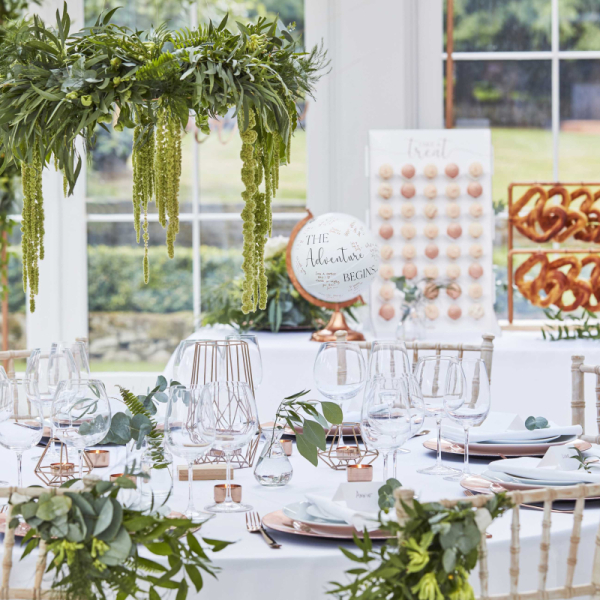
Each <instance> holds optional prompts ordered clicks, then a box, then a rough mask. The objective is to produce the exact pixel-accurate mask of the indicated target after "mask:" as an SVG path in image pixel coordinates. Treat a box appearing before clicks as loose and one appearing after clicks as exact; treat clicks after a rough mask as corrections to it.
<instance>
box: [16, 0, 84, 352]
mask: <svg viewBox="0 0 600 600" xmlns="http://www.w3.org/2000/svg"><path fill="white" fill-rule="evenodd" d="M62 6H63V3H62V0H60V1H59V0H50V1H45V2H44V3H43V4H42V6H40V7H35V9H36V10H35V12H36V13H37V14H39V15H40V16H41V17H42V19H44V21H45V22H46V23H49V24H50V23H53V22H55V16H54V15H55V13H56V9H57V8H58V9H60V10H61V11H62ZM68 10H69V15H70V17H71V22H72V25H71V28H72V31H77V30H78V29H80V28H81V27H83V2H81V1H80V0H78V1H76V2H69V3H68ZM82 158H83V161H84V167H83V168H82V171H81V174H80V176H79V181H78V182H77V185H76V187H75V192H74V195H73V196H71V197H69V198H63V191H62V175H61V174H60V173H56V172H55V171H54V169H53V167H50V168H47V169H45V170H44V174H43V193H44V211H45V231H46V233H45V236H44V246H45V254H46V256H45V258H44V260H43V261H41V262H40V286H39V287H40V293H39V295H38V297H37V299H36V310H35V313H33V314H31V313H29V312H28V314H27V347H28V348H37V347H42V348H47V347H48V346H49V345H50V343H51V342H53V341H60V340H64V341H73V340H74V339H75V338H76V337H82V336H86V337H87V334H88V299H87V221H86V208H85V155H83V156H82Z"/></svg>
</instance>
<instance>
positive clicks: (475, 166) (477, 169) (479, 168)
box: [469, 162, 483, 177]
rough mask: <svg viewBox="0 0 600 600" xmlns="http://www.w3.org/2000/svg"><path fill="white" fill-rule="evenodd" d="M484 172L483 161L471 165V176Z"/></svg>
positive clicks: (478, 175)
mask: <svg viewBox="0 0 600 600" xmlns="http://www.w3.org/2000/svg"><path fill="white" fill-rule="evenodd" d="M482 174H483V167H482V166H481V163H478V162H474V163H471V164H470V165H469V175H470V176H471V177H481V175H482Z"/></svg>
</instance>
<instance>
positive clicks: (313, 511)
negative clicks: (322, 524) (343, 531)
mask: <svg viewBox="0 0 600 600" xmlns="http://www.w3.org/2000/svg"><path fill="white" fill-rule="evenodd" d="M306 512H307V513H308V514H309V515H310V516H311V517H316V518H317V519H323V520H324V521H327V522H329V523H345V524H346V525H347V523H346V521H343V520H342V519H336V518H334V517H330V516H329V515H326V514H325V513H324V512H323V511H322V510H321V509H320V508H319V507H318V506H317V505H316V504H311V505H310V506H309V507H308V508H307V509H306Z"/></svg>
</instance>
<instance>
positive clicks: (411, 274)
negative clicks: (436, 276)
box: [402, 263, 417, 279]
mask: <svg viewBox="0 0 600 600" xmlns="http://www.w3.org/2000/svg"><path fill="white" fill-rule="evenodd" d="M402 275H404V277H406V279H414V278H415V277H416V276H417V267H415V265H413V264H412V263H406V264H405V265H404V266H403V267H402Z"/></svg>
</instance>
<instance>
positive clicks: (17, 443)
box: [0, 379, 44, 488]
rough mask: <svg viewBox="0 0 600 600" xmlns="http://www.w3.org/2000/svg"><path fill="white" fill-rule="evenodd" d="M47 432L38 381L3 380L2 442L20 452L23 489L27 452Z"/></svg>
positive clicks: (0, 393)
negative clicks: (25, 454) (45, 430)
mask: <svg viewBox="0 0 600 600" xmlns="http://www.w3.org/2000/svg"><path fill="white" fill-rule="evenodd" d="M43 432H44V416H43V410H42V404H41V402H40V400H39V392H38V391H37V384H36V383H35V382H34V381H31V380H27V379H6V380H4V381H0V445H2V446H3V447H4V448H8V449H9V450H12V451H13V452H15V453H16V455H17V465H18V466H17V481H18V484H17V485H18V486H19V487H20V488H21V487H23V452H25V451H26V450H29V449H31V448H33V447H34V446H35V445H36V444H38V443H39V442H40V440H41V439H42V435H43ZM2 485H8V484H4V483H3V484H2Z"/></svg>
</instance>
